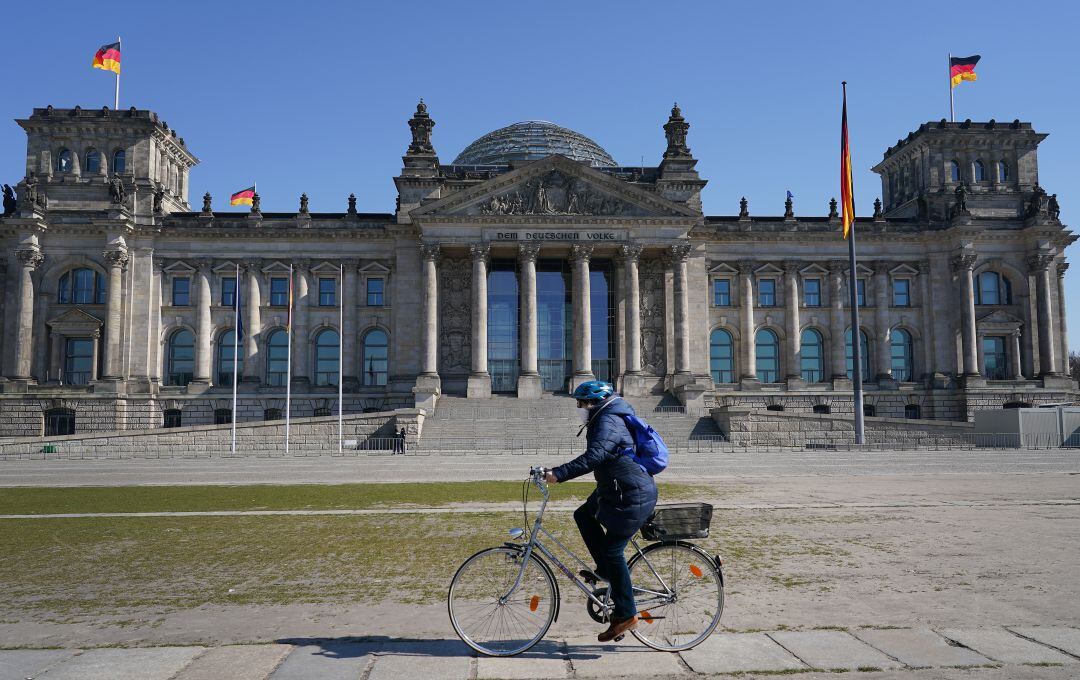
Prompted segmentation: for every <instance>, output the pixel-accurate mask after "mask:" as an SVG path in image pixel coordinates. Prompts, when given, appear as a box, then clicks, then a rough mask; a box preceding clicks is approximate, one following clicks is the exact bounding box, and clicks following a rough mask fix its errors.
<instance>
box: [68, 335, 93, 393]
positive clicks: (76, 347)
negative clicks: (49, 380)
mask: <svg viewBox="0 0 1080 680" xmlns="http://www.w3.org/2000/svg"><path fill="white" fill-rule="evenodd" d="M93 370H94V341H93V340H92V339H91V338H68V339H67V342H66V343H65V344H64V375H63V376H62V379H63V381H64V382H65V383H67V384H69V385H85V384H87V383H88V382H90V379H91V378H92V377H93V375H94V373H93Z"/></svg>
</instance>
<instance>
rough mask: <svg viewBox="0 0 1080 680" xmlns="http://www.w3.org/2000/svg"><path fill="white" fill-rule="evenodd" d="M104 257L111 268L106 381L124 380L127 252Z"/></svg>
mask: <svg viewBox="0 0 1080 680" xmlns="http://www.w3.org/2000/svg"><path fill="white" fill-rule="evenodd" d="M102 255H103V256H104V258H105V262H106V264H108V266H109V291H108V297H107V298H106V300H105V303H106V304H105V375H104V376H103V377H104V379H105V380H123V375H121V373H122V370H121V366H120V363H121V362H120V359H121V356H122V350H123V347H122V345H121V344H120V333H121V326H122V325H123V319H124V270H125V269H126V268H127V263H128V259H129V258H128V253H127V251H126V250H106V251H105V252H104V253H102Z"/></svg>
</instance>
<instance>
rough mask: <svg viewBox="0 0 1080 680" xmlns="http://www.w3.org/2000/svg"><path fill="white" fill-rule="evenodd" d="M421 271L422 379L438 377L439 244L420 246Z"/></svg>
mask: <svg viewBox="0 0 1080 680" xmlns="http://www.w3.org/2000/svg"><path fill="white" fill-rule="evenodd" d="M420 258H421V260H422V261H423V262H422V269H423V294H424V302H423V319H422V325H421V332H422V333H423V339H424V340H423V356H422V359H421V362H420V370H421V372H422V374H423V376H424V377H428V378H436V379H438V377H439V330H438V324H439V273H438V271H437V269H436V266H435V262H436V260H438V258H439V244H437V243H424V244H422V245H421V246H420Z"/></svg>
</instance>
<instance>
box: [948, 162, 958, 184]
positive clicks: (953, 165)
mask: <svg viewBox="0 0 1080 680" xmlns="http://www.w3.org/2000/svg"><path fill="white" fill-rule="evenodd" d="M949 181H952V182H959V181H960V164H959V163H957V162H956V161H949Z"/></svg>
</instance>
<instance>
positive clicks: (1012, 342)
mask: <svg viewBox="0 0 1080 680" xmlns="http://www.w3.org/2000/svg"><path fill="white" fill-rule="evenodd" d="M1009 379H1010V380H1023V379H1024V374H1023V371H1021V369H1020V331H1019V330H1015V331H1013V332H1012V333H1009Z"/></svg>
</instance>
